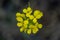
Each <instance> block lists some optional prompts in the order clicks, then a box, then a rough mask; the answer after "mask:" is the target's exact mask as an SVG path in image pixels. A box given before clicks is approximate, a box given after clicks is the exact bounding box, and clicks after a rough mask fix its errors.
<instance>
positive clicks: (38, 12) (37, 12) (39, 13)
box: [34, 10, 43, 19]
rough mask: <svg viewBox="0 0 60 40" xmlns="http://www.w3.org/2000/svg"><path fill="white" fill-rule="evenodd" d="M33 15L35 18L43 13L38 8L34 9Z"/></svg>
mask: <svg viewBox="0 0 60 40" xmlns="http://www.w3.org/2000/svg"><path fill="white" fill-rule="evenodd" d="M34 16H35V18H37V19H40V18H41V17H42V16H43V13H42V12H40V11H39V10H35V11H34Z"/></svg>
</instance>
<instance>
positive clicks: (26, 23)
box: [16, 7, 43, 34]
mask: <svg viewBox="0 0 60 40" xmlns="http://www.w3.org/2000/svg"><path fill="white" fill-rule="evenodd" d="M32 12H33V10H32V9H31V7H28V8H25V9H23V13H20V12H17V13H16V20H17V21H18V22H17V26H18V27H19V28H20V32H25V33H27V34H31V33H33V34H36V33H37V32H38V31H39V30H38V29H41V28H42V24H39V23H38V21H37V20H38V19H40V18H41V17H42V16H43V13H42V12H41V11H39V10H35V11H34V13H32Z"/></svg>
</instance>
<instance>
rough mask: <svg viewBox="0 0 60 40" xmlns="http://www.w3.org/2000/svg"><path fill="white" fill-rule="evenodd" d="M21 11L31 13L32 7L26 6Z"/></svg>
mask: <svg viewBox="0 0 60 40" xmlns="http://www.w3.org/2000/svg"><path fill="white" fill-rule="evenodd" d="M23 12H24V13H29V14H31V13H32V9H31V8H30V7H28V8H27V9H23Z"/></svg>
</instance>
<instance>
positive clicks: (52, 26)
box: [0, 0, 60, 40]
mask: <svg viewBox="0 0 60 40" xmlns="http://www.w3.org/2000/svg"><path fill="white" fill-rule="evenodd" d="M28 2H30V6H31V8H33V9H39V10H41V11H42V12H43V14H44V16H43V17H42V18H41V19H40V20H39V21H38V22H41V23H42V24H43V28H42V29H40V30H39V32H38V33H37V34H35V35H33V34H31V35H27V34H25V33H21V32H20V31H19V28H18V27H17V26H16V23H17V21H16V19H15V18H16V16H15V14H16V12H18V11H19V12H22V9H23V8H26V7H27V6H28ZM0 40H60V0H0Z"/></svg>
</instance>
